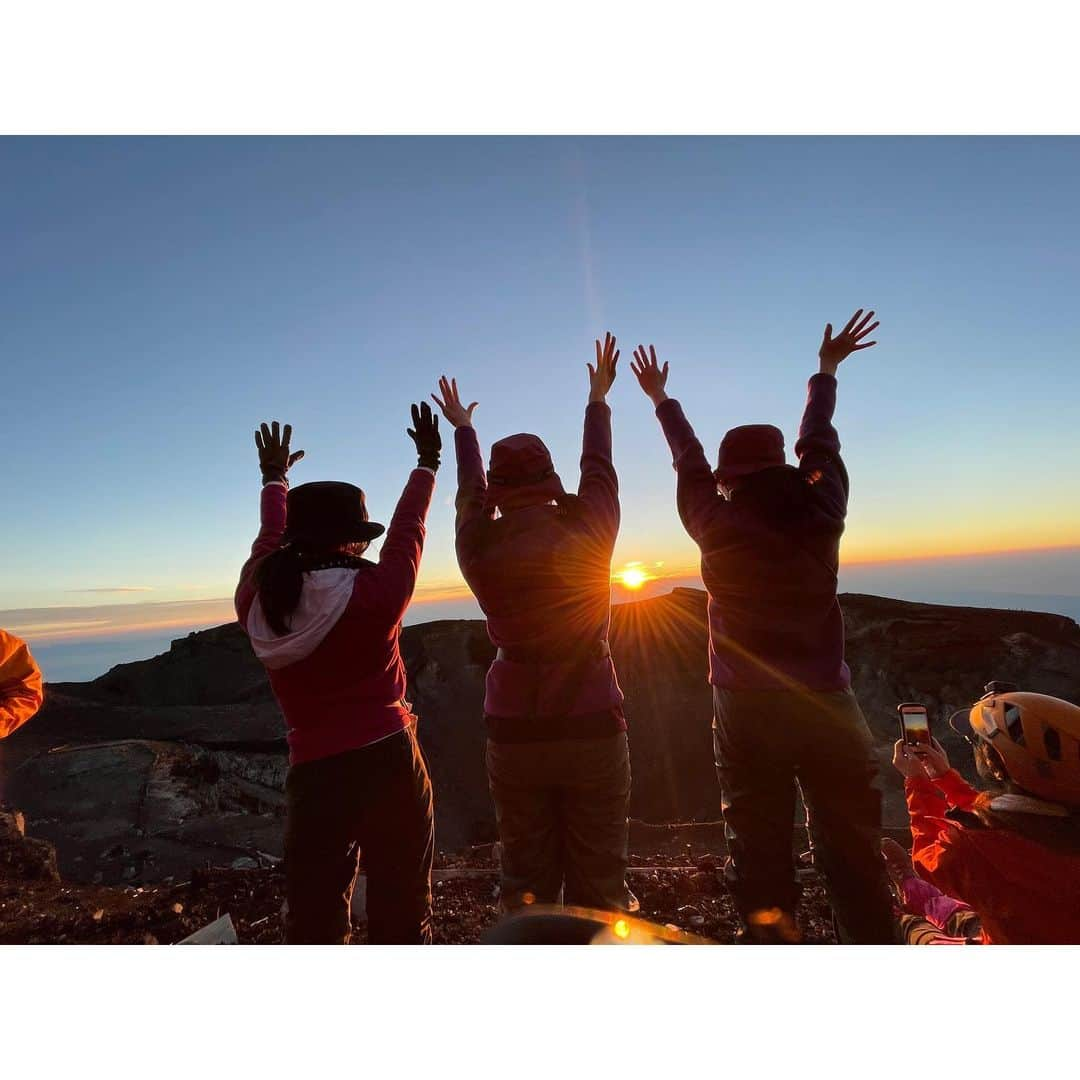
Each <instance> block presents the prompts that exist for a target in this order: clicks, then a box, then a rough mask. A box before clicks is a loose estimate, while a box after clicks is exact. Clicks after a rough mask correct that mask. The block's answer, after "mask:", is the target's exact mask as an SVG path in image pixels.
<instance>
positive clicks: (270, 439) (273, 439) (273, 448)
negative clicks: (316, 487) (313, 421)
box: [255, 420, 304, 484]
mask: <svg viewBox="0 0 1080 1080" xmlns="http://www.w3.org/2000/svg"><path fill="white" fill-rule="evenodd" d="M290 439H292V425H291V424H286V425H285V430H284V431H282V432H279V430H278V422H277V421H276V420H275V421H274V423H273V431H271V430H270V428H268V427H267V426H266V424H262V425H261V427H260V430H259V431H256V432H255V445H256V447H258V450H259V468H260V469H261V470H262V481H263V483H264V484H268V483H270V481H271V480H284V479H285V474H286V473H287V472H288V471H289V469H291V468H292V467H293V466H294V465H295V464H296V463H297V462H298V461H299V460H300V459H301V458H302V457H303V456H304V451H303V450H297V451H296V453H295V454H290V453H289V440H290Z"/></svg>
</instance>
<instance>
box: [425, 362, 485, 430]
mask: <svg viewBox="0 0 1080 1080" xmlns="http://www.w3.org/2000/svg"><path fill="white" fill-rule="evenodd" d="M439 393H440V394H442V399H441V400H440V399H439V398H437V397H436V396H435V395H434V394H432V395H431V400H432V401H434V402H435V404H436V405H438V406H439V408H440V409H441V410H442V414H443V416H445V417H446V419H447V422H448V423H450V424H452V425H453V426H454V427H456V428H459V427H472V414H473V409H475V408H476V406H477V404H478V402H475V401H474V402H473V403H472V404H471V405H470V406H469V407H468V408H467V409H466V408H464V407H463V406H462V404H461V397H460V395H459V394H458V388H457V379H448V378H447V377H446V376H445V375H443V377H442V378H441V379H439Z"/></svg>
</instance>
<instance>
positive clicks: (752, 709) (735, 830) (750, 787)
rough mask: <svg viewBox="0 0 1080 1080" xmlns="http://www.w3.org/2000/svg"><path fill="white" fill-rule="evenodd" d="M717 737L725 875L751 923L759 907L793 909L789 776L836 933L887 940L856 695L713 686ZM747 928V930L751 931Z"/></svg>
mask: <svg viewBox="0 0 1080 1080" xmlns="http://www.w3.org/2000/svg"><path fill="white" fill-rule="evenodd" d="M713 704H714V709H715V718H714V721H713V744H714V748H715V753H716V771H717V775H718V776H719V778H720V786H721V789H722V795H723V810H724V825H725V832H726V834H727V841H728V850H729V854H730V859H729V861H728V866H727V871H726V873H727V880H728V885H729V887H730V888H731V891H732V894H733V895H734V897H735V903H736V906H737V907H738V909H739V914H740V916H741V918H742V920H743V922H744V924H746V925H747V926H748V927H750V928H751V930H752V929H753V926H754V925H755V923H756V922H757V921H758V920H757V919H755V917H754V916H755V913H759V912H762V911H768V910H770V909H775V908H779V909H780V910H781V911H782V912H785V913H787V914H793V913H794V911H795V907H796V905H797V903H798V899H799V891H800V890H799V885H798V882H797V880H796V877H795V868H794V859H793V855H792V846H793V839H794V837H793V830H794V820H795V782H796V780H798V782H799V785H800V787H801V788H802V793H803V799H804V801H805V803H806V808H807V815H808V818H809V823H810V830H811V836H812V839H813V844H814V856H815V864H816V866H817V868H818V869H819V870H820V871H821V873H822V875H823V876H824V878H825V884H826V887H827V889H828V892H829V900H830V902H831V904H832V907H833V911H834V913H835V914H836V919H837V923H838V924H839V929H840V934H841V938H842V940H846V941H850V942H853V943H860V944H890V943H893V942H895V941H896V938H897V934H896V929H895V923H894V921H893V917H892V897H891V893H890V890H889V885H888V878H887V875H886V871H885V864H884V862H883V860H882V858H881V794H880V792H879V791H877V790H876V788H875V787H874V786H873V782H874V779H875V777H876V774H877V766H876V764H875V762H874V759H873V755H872V753H871V747H872V738H871V735H870V729H869V728H868V727H867V724H866V720H865V718H864V717H863V714H862V711H861V710H860V709H859V704H858V702H857V701H856V699H855V695H854V694H853V693H852V692H851V691H850V690H842V691H838V692H835V693H814V692H796V691H788V690H776V691H773V690H755V691H751V690H739V691H732V690H721V689H719V688H714V690H713ZM751 936H752V935H751Z"/></svg>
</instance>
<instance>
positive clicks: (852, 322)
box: [818, 308, 881, 375]
mask: <svg viewBox="0 0 1080 1080" xmlns="http://www.w3.org/2000/svg"><path fill="white" fill-rule="evenodd" d="M873 317H874V313H873V312H872V311H870V312H867V313H866V315H865V316H864V315H863V309H862V308H859V310H858V311H856V312H855V314H854V315H852V316H851V318H850V319H848V323H847V326H845V327H844V329H843V330H841V331H840V333H839V334H837V335H836V337H833V336H832V323H827V324H826V325H825V336H824V337H823V338H822V339H821V348H820V349H819V350H818V359H819V360H820V361H821V370H822V372H824V373H825V374H826V375H835V374H836V369H837V368H838V367H839V366H840V363H841V361H843V360H845V359H846V358H847V357H848V356H850V355H851V354H852V353H853V352H858V351H859V350H860V349H869V348H870V347H871V346H872V345H876V344H877V342H876V341H865V342H864V341H863V338H864V337H866V335H867V334H869V333H871V331H873V330H876V329H877V328H878V327H879V326H880V325H881V323H877V322H875V323H870V320H871V319H872V318H873Z"/></svg>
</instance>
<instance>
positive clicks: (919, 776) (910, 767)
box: [892, 739, 926, 780]
mask: <svg viewBox="0 0 1080 1080" xmlns="http://www.w3.org/2000/svg"><path fill="white" fill-rule="evenodd" d="M892 763H893V768H894V769H896V771H897V772H898V773H899V774H900V775H901V776H903V777H906V778H907V779H909V780H925V779H926V769H925V768H924V766H923V763H922V759H921V758H920V757H919V755H918V754H916V753H915V751H914V750H913V749H912V748H911V747H910V746H908V744H907V743H905V742H904V740H903V739H897V740H896V745H895V746H894V747H893V755H892Z"/></svg>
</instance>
